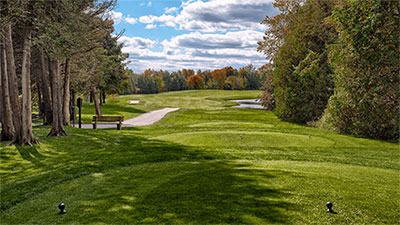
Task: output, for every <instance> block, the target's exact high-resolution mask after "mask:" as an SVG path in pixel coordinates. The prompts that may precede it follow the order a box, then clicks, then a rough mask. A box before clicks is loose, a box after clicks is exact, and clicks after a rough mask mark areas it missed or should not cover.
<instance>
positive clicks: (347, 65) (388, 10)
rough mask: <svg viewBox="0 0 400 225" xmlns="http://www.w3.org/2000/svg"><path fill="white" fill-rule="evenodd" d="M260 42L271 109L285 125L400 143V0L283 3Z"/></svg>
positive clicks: (280, 1)
mask: <svg viewBox="0 0 400 225" xmlns="http://www.w3.org/2000/svg"><path fill="white" fill-rule="evenodd" d="M273 5H274V7H276V8H278V9H279V10H280V14H278V15H276V16H274V17H266V18H265V20H264V21H263V23H264V24H266V25H268V27H269V28H268V29H267V30H266V31H265V36H264V39H263V40H262V41H260V42H259V43H258V45H259V46H258V51H260V52H263V53H264V54H265V56H266V58H267V59H269V60H270V61H272V62H273V66H272V67H273V69H272V71H273V72H272V73H270V75H271V76H268V78H267V82H266V83H265V84H264V87H263V89H264V93H263V96H262V98H263V104H264V105H265V106H266V108H267V109H268V110H273V111H274V113H275V114H276V115H277V116H278V117H279V118H280V119H282V120H284V121H290V122H295V123H307V124H312V125H315V126H317V127H321V128H325V129H331V130H335V131H338V132H340V133H345V134H351V135H355V136H360V137H369V138H378V139H384V140H398V138H399V107H400V105H399V98H400V91H399V87H400V83H399V73H400V62H399V59H400V51H399V50H400V49H399V46H400V39H399V32H398V31H399V21H400V18H399V1H390V0H389V1H380V0H376V1H361V0H341V1H331V0H296V1H288V0H276V1H275V3H273Z"/></svg>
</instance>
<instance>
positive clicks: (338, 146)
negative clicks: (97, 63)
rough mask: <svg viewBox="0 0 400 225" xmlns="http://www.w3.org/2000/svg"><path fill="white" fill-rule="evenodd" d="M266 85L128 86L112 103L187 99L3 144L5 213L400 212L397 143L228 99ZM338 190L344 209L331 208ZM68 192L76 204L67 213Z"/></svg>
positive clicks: (39, 217)
mask: <svg viewBox="0 0 400 225" xmlns="http://www.w3.org/2000/svg"><path fill="white" fill-rule="evenodd" d="M259 94H260V93H259V92H257V91H214V90H213V91H183V92H169V93H162V94H158V95H132V96H122V97H119V98H114V99H111V100H109V101H108V102H107V104H106V105H104V106H103V108H102V110H103V113H104V114H106V115H112V114H118V115H125V116H126V117H130V116H135V115H139V114H140V113H143V112H147V111H151V110H154V109H160V108H164V107H179V108H181V110H179V111H176V112H173V113H170V114H168V115H167V116H166V117H165V118H164V119H163V120H161V121H160V122H158V123H156V124H154V125H152V126H147V127H133V128H126V129H124V130H122V131H117V130H114V129H108V130H83V129H77V128H72V127H68V128H67V132H68V133H69V134H70V136H68V137H57V138H47V137H46V135H47V133H48V132H49V129H50V127H48V126H42V127H35V128H34V133H35V135H36V136H37V137H38V138H39V140H40V141H41V143H42V144H41V145H38V146H34V147H15V146H13V147H9V146H7V144H5V143H4V144H1V145H0V146H1V147H0V153H1V155H0V173H1V175H0V178H1V209H0V210H1V216H0V219H1V224H27V223H28V224H71V223H72V224H82V223H95V224H101V223H106V224H126V223H129V224H135V223H151V224H154V223H175V224H182V223H184V224H187V223H192V224H209V223H225V224H226V223H229V224H232V223H236V224H237V223H240V224H243V223H246V224H270V223H285V224H287V223H299V224H310V223H315V224H328V223H329V224H332V223H334V224H338V223H340V224H363V223H364V224H365V223H366V224H370V223H390V224H396V223H398V222H399V208H400V203H399V199H400V191H399V184H400V174H399V169H400V164H399V148H398V145H397V144H395V143H389V142H383V141H379V140H371V139H363V138H355V137H351V136H346V135H340V134H337V133H334V132H330V131H325V130H319V129H316V128H311V127H307V126H302V125H298V124H292V123H286V122H281V121H280V120H278V119H277V118H276V117H275V116H274V115H273V114H272V113H270V112H264V111H262V110H249V109H235V108H231V107H230V106H232V105H234V104H235V103H232V102H227V101H226V100H228V99H235V98H238V99H239V98H255V97H257V96H258V95H259ZM133 99H135V100H140V104H137V105H131V104H129V103H128V101H129V100H133ZM85 107H86V108H85V109H84V116H86V117H87V118H89V120H90V116H91V115H93V114H92V112H91V111H90V110H92V109H88V108H87V107H91V106H90V105H88V104H85ZM93 113H94V111H93ZM240 136H241V137H240ZM327 201H332V202H333V204H334V206H333V209H334V210H335V211H337V212H338V214H329V213H326V206H325V203H326V202H327ZM60 202H64V203H65V204H66V210H67V214H65V215H58V214H57V213H58V209H57V205H58V204H59V203H60Z"/></svg>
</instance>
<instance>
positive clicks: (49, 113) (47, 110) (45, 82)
mask: <svg viewBox="0 0 400 225" xmlns="http://www.w3.org/2000/svg"><path fill="white" fill-rule="evenodd" d="M40 65H41V66H40V67H41V70H42V72H41V74H42V76H41V79H40V80H41V87H42V93H43V102H44V114H45V117H46V122H45V125H49V124H52V122H53V110H52V108H51V100H50V88H49V84H50V82H49V72H48V70H47V66H46V60H45V54H44V52H43V50H41V51H40Z"/></svg>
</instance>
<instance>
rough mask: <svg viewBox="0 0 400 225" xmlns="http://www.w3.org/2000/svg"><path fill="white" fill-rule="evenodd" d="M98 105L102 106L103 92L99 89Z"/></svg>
mask: <svg viewBox="0 0 400 225" xmlns="http://www.w3.org/2000/svg"><path fill="white" fill-rule="evenodd" d="M99 99H100V105H103V91H102V90H101V89H100V93H99Z"/></svg>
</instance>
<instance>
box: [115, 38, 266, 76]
mask: <svg viewBox="0 0 400 225" xmlns="http://www.w3.org/2000/svg"><path fill="white" fill-rule="evenodd" d="M262 35H263V33H262V32H258V31H251V30H247V31H236V32H228V33H226V34H203V33H200V32H192V33H189V34H182V35H178V36H175V37H172V38H171V39H170V40H164V41H163V42H161V44H160V45H156V42H155V41H152V40H149V39H139V40H140V41H142V42H144V43H148V45H149V47H150V46H151V47H155V46H160V47H161V49H162V50H161V51H152V50H150V49H149V48H145V47H144V46H146V45H145V44H144V43H142V44H137V38H128V37H121V38H120V40H119V41H122V42H124V43H128V44H125V47H124V48H123V51H124V52H128V53H130V58H129V61H131V62H132V63H131V64H130V65H129V66H130V68H131V69H133V70H134V71H136V72H142V71H143V70H145V69H147V68H153V69H157V70H159V69H163V70H169V71H175V70H179V69H182V68H192V69H202V70H206V69H210V70H213V69H217V68H223V67H225V66H233V67H235V68H239V67H242V66H245V65H248V64H250V63H251V64H253V65H255V66H257V67H259V66H261V65H263V64H265V63H266V61H265V58H264V56H263V55H262V54H261V53H258V52H257V51H256V46H257V41H258V40H260V38H262ZM128 41H130V42H128Z"/></svg>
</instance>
